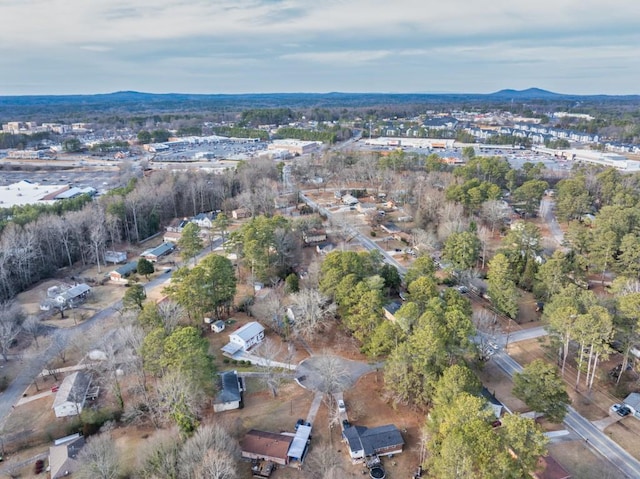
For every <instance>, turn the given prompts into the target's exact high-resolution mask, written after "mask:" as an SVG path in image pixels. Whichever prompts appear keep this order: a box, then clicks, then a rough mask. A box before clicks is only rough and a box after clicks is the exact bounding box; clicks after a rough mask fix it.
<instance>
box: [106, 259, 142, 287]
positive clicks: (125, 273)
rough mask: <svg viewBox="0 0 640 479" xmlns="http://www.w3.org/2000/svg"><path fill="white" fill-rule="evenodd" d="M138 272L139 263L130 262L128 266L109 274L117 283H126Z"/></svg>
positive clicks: (125, 265)
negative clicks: (128, 278) (127, 279)
mask: <svg viewBox="0 0 640 479" xmlns="http://www.w3.org/2000/svg"><path fill="white" fill-rule="evenodd" d="M136 271H138V262H137V261H130V262H128V263H127V264H124V265H122V266H120V267H119V268H116V269H114V270H113V271H111V273H109V279H110V280H111V281H115V282H120V283H121V282H124V281H125V280H126V278H127V277H129V276H130V275H131V274H132V273H135V272H136Z"/></svg>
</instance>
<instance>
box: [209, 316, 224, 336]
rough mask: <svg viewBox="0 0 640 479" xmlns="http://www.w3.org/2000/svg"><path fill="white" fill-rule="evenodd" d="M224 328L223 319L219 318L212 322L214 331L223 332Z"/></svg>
mask: <svg viewBox="0 0 640 479" xmlns="http://www.w3.org/2000/svg"><path fill="white" fill-rule="evenodd" d="M224 328H225V324H224V321H222V320H221V319H219V320H217V321H216V322H214V323H211V331H213V332H214V333H221V332H222V331H224Z"/></svg>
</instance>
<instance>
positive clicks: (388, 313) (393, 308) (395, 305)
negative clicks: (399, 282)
mask: <svg viewBox="0 0 640 479" xmlns="http://www.w3.org/2000/svg"><path fill="white" fill-rule="evenodd" d="M401 307H402V304H400V303H399V302H397V301H392V302H391V303H388V304H385V305H384V306H383V307H382V311H383V312H384V317H385V318H387V319H388V320H389V321H391V322H393V323H395V321H396V316H395V314H396V313H397V312H398V310H399V309H400V308H401Z"/></svg>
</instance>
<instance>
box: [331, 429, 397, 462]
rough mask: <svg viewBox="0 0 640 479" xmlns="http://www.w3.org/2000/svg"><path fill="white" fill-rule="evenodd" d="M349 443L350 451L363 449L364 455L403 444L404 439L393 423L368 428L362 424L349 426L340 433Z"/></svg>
mask: <svg viewBox="0 0 640 479" xmlns="http://www.w3.org/2000/svg"><path fill="white" fill-rule="evenodd" d="M342 434H343V435H344V437H345V439H346V440H347V442H348V443H349V448H350V449H351V451H352V452H358V451H360V450H364V454H365V455H366V456H371V455H373V454H376V453H377V452H378V451H380V450H383V449H386V448H389V447H393V446H402V445H404V440H403V439H402V435H401V434H400V431H399V430H398V428H397V427H395V426H394V425H393V424H387V425H385V426H379V427H374V428H371V429H368V428H366V427H364V426H351V427H348V428H346V429H345V430H344V432H343V433H342Z"/></svg>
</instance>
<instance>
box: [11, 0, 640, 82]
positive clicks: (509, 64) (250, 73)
mask: <svg viewBox="0 0 640 479" xmlns="http://www.w3.org/2000/svg"><path fill="white" fill-rule="evenodd" d="M0 18H2V19H3V28H2V29H0V71H2V72H3V77H4V78H0V94H2V93H3V91H15V86H14V85H16V84H20V82H21V81H22V82H24V84H25V85H26V84H27V83H28V79H29V78H30V77H31V76H33V75H34V65H38V66H40V68H42V66H43V65H44V66H46V68H47V69H49V74H50V78H52V79H55V78H58V76H57V75H54V74H52V73H53V72H55V69H56V65H65V68H72V67H73V68H75V65H77V69H78V71H82V72H83V74H82V75H81V76H78V75H76V76H74V77H73V81H77V83H76V84H75V85H74V84H71V83H67V84H65V88H73V87H75V88H79V87H83V88H84V87H85V85H83V84H81V83H80V81H81V79H82V81H85V79H87V80H86V81H90V79H91V78H92V77H91V75H92V74H93V75H94V77H97V76H98V75H100V81H101V82H104V83H105V85H108V81H109V79H110V78H111V79H112V82H113V84H114V85H116V84H118V85H121V83H122V82H124V83H126V81H127V78H128V79H129V80H130V82H131V83H134V82H135V83H136V84H135V85H134V84H131V85H129V86H126V85H125V87H124V89H139V90H159V89H162V90H166V91H169V90H171V91H178V90H180V88H181V85H184V88H186V87H189V88H192V89H196V90H199V91H203V92H205V91H215V88H219V89H221V88H224V89H226V90H233V88H235V87H239V86H240V85H242V87H243V88H249V89H250V90H252V91H268V90H269V91H278V90H279V91H285V90H287V89H289V90H291V89H292V90H295V91H301V90H307V91H310V90H309V88H312V87H313V88H315V89H316V91H318V90H319V91H322V90H324V91H328V90H338V89H340V88H341V87H343V88H345V89H351V90H353V89H357V88H358V87H360V88H363V87H362V86H361V85H362V84H363V78H366V79H367V85H371V87H372V88H373V86H374V83H372V82H377V81H379V82H380V83H379V85H380V88H383V89H385V90H389V89H394V90H397V91H410V90H411V89H413V88H416V87H420V88H419V89H420V90H422V91H424V90H430V89H431V88H428V87H427V86H425V81H426V80H425V79H428V81H430V82H432V84H433V85H434V87H433V88H432V89H438V90H446V91H451V88H450V87H449V85H458V86H460V88H462V89H463V90H465V91H478V89H479V88H481V87H482V86H483V85H495V86H499V87H503V86H507V87H511V86H513V87H515V85H511V84H509V82H510V81H512V82H514V83H516V82H519V81H529V82H530V83H529V85H528V86H530V85H536V86H541V87H547V88H552V86H553V80H552V79H553V78H557V79H558V80H557V82H558V85H560V86H563V87H564V86H569V84H568V82H569V78H570V73H569V69H575V70H576V71H578V70H579V71H580V72H585V71H589V69H590V68H591V67H592V68H593V69H594V70H598V71H601V70H602V69H603V68H604V69H606V68H610V69H611V70H616V71H617V72H624V73H625V74H624V75H623V74H618V75H617V76H616V78H608V79H606V78H604V74H603V73H599V74H595V73H594V74H593V75H591V74H589V75H588V77H589V78H585V75H584V74H583V73H581V75H580V77H577V78H575V79H574V82H575V85H576V87H575V88H576V89H578V88H583V89H585V90H589V89H594V90H593V91H594V92H595V89H602V88H607V89H608V91H611V89H615V90H619V91H623V90H624V91H633V89H637V87H636V86H635V83H634V82H633V78H634V77H635V78H638V76H640V65H638V62H637V58H638V56H639V54H640V30H639V29H638V28H637V19H638V18H640V2H638V1H637V0H609V1H608V2H602V1H601V0H560V1H557V0H556V1H553V2H552V1H550V0H538V1H537V2H513V0H492V1H491V2H477V1H475V0H448V1H446V2H427V3H425V2H424V1H422V0H394V1H393V2H391V1H389V0H349V1H346V0H323V1H322V2H308V1H302V0H216V1H211V0H180V1H176V0H91V1H86V0H20V1H18V0H0ZM78 52H80V53H78ZM96 53H99V55H95V54H96ZM141 65H144V70H143V71H138V70H139V69H140V66H141ZM327 66H331V67H332V68H331V71H330V73H328V72H327ZM58 68H59V67H58ZM172 68H180V69H181V71H180V72H174V71H171V69H172ZM298 69H300V70H298ZM554 70H555V71H556V72H557V73H554ZM92 72H93V73H92ZM113 72H115V73H113ZM105 75H106V77H105ZM234 75H235V76H236V77H239V76H242V78H241V80H239V79H236V81H232V80H231V79H232V78H233V76H234ZM598 75H599V76H598ZM483 76H486V78H483ZM60 77H61V78H65V75H60ZM374 77H375V78H374ZM66 78H67V80H68V81H72V80H70V78H72V77H71V76H68V75H67V76H66ZM76 78H77V80H75V79H76ZM187 78H188V81H187V80H184V81H183V79H187ZM538 78H539V79H540V82H543V81H544V82H547V83H546V84H544V85H543V84H538V82H537V81H536V79H538ZM198 79H200V81H201V83H200V84H198V83H197V82H198V81H199V80H198ZM207 79H211V81H209V82H208V81H206V80H207ZM222 79H226V80H225V81H227V82H228V83H226V84H223V83H222ZM378 79H379V80H378ZM596 80H597V81H596ZM52 81H53V80H52ZM464 81H466V83H463V82H464ZM3 82H6V83H3ZM490 82H492V83H490ZM502 82H505V83H502ZM498 84H500V85H498ZM7 85H12V86H7ZM322 85H326V87H323V86H322ZM390 85H395V87H394V88H390V87H389V86H390ZM464 85H467V86H466V87H464V88H463V86H464ZM25 88H27V86H25ZM55 88H60V86H56V85H53V84H52V89H55ZM105 88H108V86H106V87H105ZM212 88H213V90H212ZM486 88H488V89H489V90H492V89H494V88H492V87H490V86H486ZM3 89H4V90H3ZM365 89H368V90H370V89H371V88H369V87H367V88H365ZM496 89H497V88H496ZM569 90H571V88H569Z"/></svg>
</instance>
